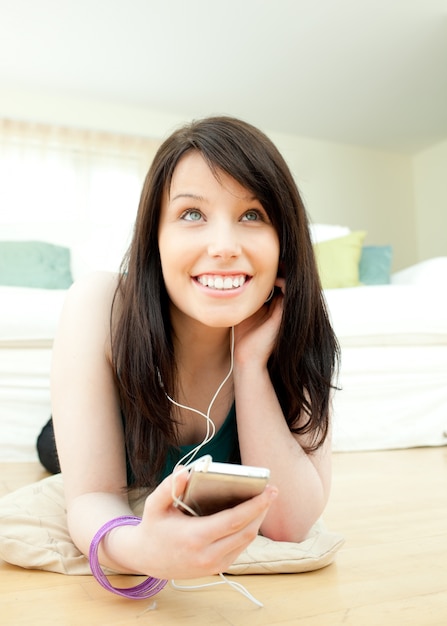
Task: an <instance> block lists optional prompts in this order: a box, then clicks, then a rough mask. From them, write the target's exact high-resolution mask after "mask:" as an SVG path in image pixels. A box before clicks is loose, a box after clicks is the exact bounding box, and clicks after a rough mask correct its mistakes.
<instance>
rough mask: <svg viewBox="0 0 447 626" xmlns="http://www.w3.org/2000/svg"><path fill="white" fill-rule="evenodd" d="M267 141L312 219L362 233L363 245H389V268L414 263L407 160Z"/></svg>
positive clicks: (289, 140)
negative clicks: (276, 151)
mask: <svg viewBox="0 0 447 626" xmlns="http://www.w3.org/2000/svg"><path fill="white" fill-rule="evenodd" d="M271 137H272V139H273V140H274V141H275V143H276V145H277V146H278V148H279V149H280V150H281V152H282V154H283V155H284V156H285V158H286V160H287V162H288V164H289V166H290V168H291V170H292V172H293V173H294V175H295V178H296V181H297V183H298V186H299V188H300V191H301V193H302V196H303V199H304V202H305V204H306V207H307V210H308V213H309V215H310V217H311V219H312V221H314V222H323V223H329V224H341V225H345V226H349V227H350V228H351V229H355V230H366V231H367V237H366V239H365V243H366V244H377V245H383V244H391V245H392V246H393V251H394V262H393V269H394V270H397V269H401V268H403V267H407V266H408V265H411V264H413V263H416V262H417V260H418V258H417V234H416V216H415V208H414V196H413V181H412V160H411V157H410V156H408V155H402V154H395V153H389V152H380V151H374V150H367V149H364V148H360V147H356V146H348V145H342V144H334V143H329V142H323V141H316V140H312V139H306V138H302V137H292V136H280V135H271Z"/></svg>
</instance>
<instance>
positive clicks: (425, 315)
mask: <svg viewBox="0 0 447 626" xmlns="http://www.w3.org/2000/svg"><path fill="white" fill-rule="evenodd" d="M64 298H65V292H64V291H57V290H54V291H52V290H39V289H22V288H16V287H0V460H10V461H13V460H15V461H29V460H35V459H36V451H35V442H36V438H37V435H38V433H39V432H40V429H41V428H42V426H43V425H44V423H45V422H46V421H47V419H48V417H49V415H50V413H51V408H50V391H49V373H50V362H51V345H52V341H53V338H54V335H55V331H56V327H57V322H58V319H59V316H60V311H61V308H62V304H63V301H64ZM326 299H327V303H328V307H329V310H330V315H331V318H332V321H333V324H334V329H335V332H336V334H337V336H338V337H339V340H340V344H341V347H342V366H341V377H340V385H341V387H342V390H341V391H339V392H337V394H336V396H335V400H334V449H335V450H344V451H345V450H370V449H371V450H372V449H386V448H400V447H408V446H420V445H442V444H446V443H447V438H446V435H445V432H446V431H447V289H439V288H437V287H436V286H431V287H430V288H429V287H424V286H422V287H421V286H413V285H384V286H377V287H355V288H352V289H336V290H335V289H334V290H328V291H327V292H326Z"/></svg>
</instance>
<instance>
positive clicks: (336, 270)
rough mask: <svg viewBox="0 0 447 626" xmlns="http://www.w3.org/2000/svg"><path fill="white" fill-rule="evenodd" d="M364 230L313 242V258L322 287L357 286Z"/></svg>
mask: <svg viewBox="0 0 447 626" xmlns="http://www.w3.org/2000/svg"><path fill="white" fill-rule="evenodd" d="M365 237H366V232H365V231H356V232H352V233H349V235H345V236H344V237H337V238H336V239H329V240H328V241H320V242H319V243H316V244H314V251H315V258H316V260H317V265H318V271H319V274H320V280H321V284H322V287H323V289H335V288H337V287H357V285H359V284H360V281H359V262H360V256H361V253H362V245H363V240H364V239H365Z"/></svg>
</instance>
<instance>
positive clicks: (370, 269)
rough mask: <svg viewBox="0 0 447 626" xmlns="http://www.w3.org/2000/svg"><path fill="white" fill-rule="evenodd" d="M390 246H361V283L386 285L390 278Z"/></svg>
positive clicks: (391, 253)
mask: <svg viewBox="0 0 447 626" xmlns="http://www.w3.org/2000/svg"><path fill="white" fill-rule="evenodd" d="M392 258H393V249H392V247H391V246H363V249H362V255H361V257H360V265H359V279H360V282H361V283H362V284H363V285H388V284H389V283H390V280H391V261H392Z"/></svg>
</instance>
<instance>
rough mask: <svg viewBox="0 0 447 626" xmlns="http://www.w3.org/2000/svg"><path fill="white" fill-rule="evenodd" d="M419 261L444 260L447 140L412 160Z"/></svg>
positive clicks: (446, 219)
mask: <svg viewBox="0 0 447 626" xmlns="http://www.w3.org/2000/svg"><path fill="white" fill-rule="evenodd" d="M413 178H414V194H415V206H416V226H417V234H418V239H417V246H418V256H419V259H420V260H424V259H429V258H431V257H436V256H447V140H446V141H443V142H442V143H439V144H437V145H435V146H432V147H431V148H429V149H427V150H424V151H423V152H420V153H419V154H417V155H416V156H415V157H414V159H413Z"/></svg>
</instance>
